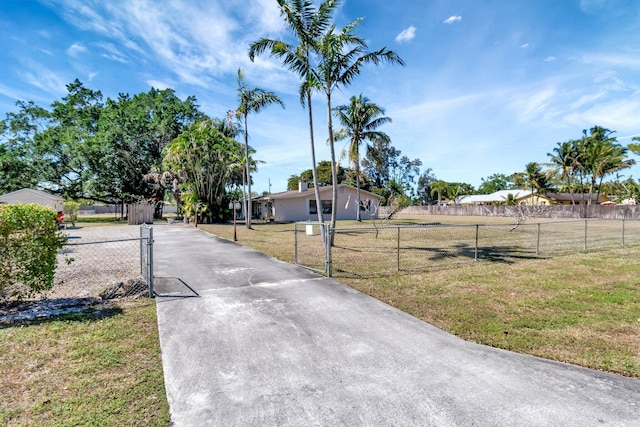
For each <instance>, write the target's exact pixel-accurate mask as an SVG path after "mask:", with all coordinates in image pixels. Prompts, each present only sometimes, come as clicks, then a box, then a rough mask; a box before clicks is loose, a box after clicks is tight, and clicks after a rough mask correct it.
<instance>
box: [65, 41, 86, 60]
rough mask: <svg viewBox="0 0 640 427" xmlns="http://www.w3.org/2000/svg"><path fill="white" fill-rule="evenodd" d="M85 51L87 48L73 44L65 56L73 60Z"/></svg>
mask: <svg viewBox="0 0 640 427" xmlns="http://www.w3.org/2000/svg"><path fill="white" fill-rule="evenodd" d="M86 51H87V48H86V47H84V46H83V45H82V44H80V43H74V44H72V45H71V46H69V48H68V49H67V55H69V56H73V57H74V58H75V57H76V56H78V54H79V53H84V52H86Z"/></svg>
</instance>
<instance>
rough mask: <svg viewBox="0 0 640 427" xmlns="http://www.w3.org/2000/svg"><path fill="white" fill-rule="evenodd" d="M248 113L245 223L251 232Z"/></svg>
mask: <svg viewBox="0 0 640 427" xmlns="http://www.w3.org/2000/svg"><path fill="white" fill-rule="evenodd" d="M247 115H248V114H247V113H245V114H244V156H245V163H246V167H247V170H246V172H247V196H246V204H247V213H246V215H245V218H244V222H245V224H246V226H247V228H248V229H249V230H251V216H252V215H253V214H252V212H251V210H252V206H251V204H252V203H251V171H250V169H249V130H248V129H247Z"/></svg>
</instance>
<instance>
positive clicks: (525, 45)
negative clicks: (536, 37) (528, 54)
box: [520, 43, 529, 49]
mask: <svg viewBox="0 0 640 427" xmlns="http://www.w3.org/2000/svg"><path fill="white" fill-rule="evenodd" d="M528 47H529V43H524V44H521V45H520V49H526V48H528Z"/></svg>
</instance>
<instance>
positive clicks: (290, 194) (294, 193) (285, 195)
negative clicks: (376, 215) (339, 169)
mask: <svg viewBox="0 0 640 427" xmlns="http://www.w3.org/2000/svg"><path fill="white" fill-rule="evenodd" d="M341 187H342V188H351V189H353V190H356V187H354V186H352V185H347V184H338V188H341ZM332 188H333V186H331V185H325V186H322V187H318V190H319V191H320V193H321V194H322V193H326V192H327V191H331V190H332ZM314 193H315V191H314V189H313V187H309V188H308V189H307V190H306V191H300V190H290V191H283V192H280V193H271V194H267V195H265V196H260V197H258V198H257V200H265V201H266V200H278V199H295V198H299V197H306V196H307V195H308V194H314ZM360 193H362V194H363V195H365V196H367V197H374V198H376V199H378V200H382V199H383V198H384V197H383V196H380V195H378V194H375V193H372V192H370V191H367V190H362V189H360Z"/></svg>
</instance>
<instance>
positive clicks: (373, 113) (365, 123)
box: [335, 94, 391, 221]
mask: <svg viewBox="0 0 640 427" xmlns="http://www.w3.org/2000/svg"><path fill="white" fill-rule="evenodd" d="M335 113H336V117H337V118H338V120H339V121H340V123H341V124H342V126H344V128H342V129H340V130H338V131H337V132H336V134H335V140H336V141H341V140H344V139H347V138H348V139H349V149H348V159H349V161H350V162H351V164H353V167H354V169H355V172H356V206H357V208H356V221H362V218H361V215H360V145H362V143H363V142H365V141H367V140H368V141H371V142H373V141H376V140H382V141H390V138H389V136H388V135H387V134H386V133H384V132H380V131H377V130H376V129H377V128H379V127H380V126H382V125H383V124H385V123H391V118H390V117H386V116H385V115H384V109H383V108H381V107H379V106H378V105H376V104H374V103H373V102H371V101H370V100H369V98H367V97H366V96H362V94H360V95H358V96H357V97H356V96H352V97H351V99H350V101H349V104H348V105H340V106H338V107H336V109H335Z"/></svg>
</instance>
